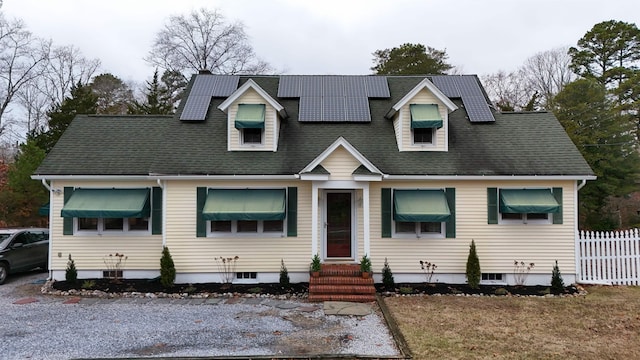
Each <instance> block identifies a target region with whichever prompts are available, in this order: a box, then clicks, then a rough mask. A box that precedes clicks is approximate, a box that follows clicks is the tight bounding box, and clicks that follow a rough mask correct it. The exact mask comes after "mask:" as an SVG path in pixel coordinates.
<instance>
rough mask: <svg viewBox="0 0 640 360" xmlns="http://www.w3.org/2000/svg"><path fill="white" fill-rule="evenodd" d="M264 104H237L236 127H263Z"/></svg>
mask: <svg viewBox="0 0 640 360" xmlns="http://www.w3.org/2000/svg"><path fill="white" fill-rule="evenodd" d="M264 114H265V105H264V104H239V105H238V112H237V113H236V120H235V128H236V129H264Z"/></svg>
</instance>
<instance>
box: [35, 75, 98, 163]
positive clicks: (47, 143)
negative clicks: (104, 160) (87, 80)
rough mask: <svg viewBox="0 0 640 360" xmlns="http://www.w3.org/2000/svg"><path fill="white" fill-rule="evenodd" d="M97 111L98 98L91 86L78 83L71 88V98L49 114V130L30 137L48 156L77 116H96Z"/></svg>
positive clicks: (36, 132)
mask: <svg viewBox="0 0 640 360" xmlns="http://www.w3.org/2000/svg"><path fill="white" fill-rule="evenodd" d="M97 109H98V96H97V95H95V94H94V93H93V91H92V90H91V88H90V87H89V86H86V85H82V84H81V83H78V84H76V85H74V86H73V87H72V88H71V96H69V97H67V98H66V99H65V100H64V101H63V102H62V104H59V105H56V106H55V107H54V108H53V109H51V111H49V112H48V113H47V116H48V117H49V126H48V129H38V130H36V131H35V132H34V133H32V134H30V137H32V138H33V139H34V141H35V143H36V145H37V146H38V147H40V148H41V149H43V150H44V151H45V153H47V154H48V153H49V151H51V149H52V148H53V146H54V145H55V144H56V142H58V139H60V136H62V133H64V131H65V130H67V127H68V126H69V124H71V121H72V120H73V119H74V118H75V117H76V115H80V114H96V112H97Z"/></svg>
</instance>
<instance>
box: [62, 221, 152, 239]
mask: <svg viewBox="0 0 640 360" xmlns="http://www.w3.org/2000/svg"><path fill="white" fill-rule="evenodd" d="M88 219H98V224H97V228H96V230H88V229H80V228H79V226H80V221H79V218H77V217H74V218H73V230H74V232H73V234H74V235H109V236H110V235H116V236H122V235H151V227H152V225H151V217H146V218H144V219H147V224H148V226H147V230H130V229H129V218H122V230H105V228H104V220H105V218H88Z"/></svg>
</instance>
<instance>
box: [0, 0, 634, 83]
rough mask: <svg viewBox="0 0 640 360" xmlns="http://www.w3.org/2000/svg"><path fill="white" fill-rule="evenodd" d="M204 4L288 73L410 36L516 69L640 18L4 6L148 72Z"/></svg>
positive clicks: (348, 60) (129, 71) (605, 1)
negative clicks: (160, 42) (150, 57)
mask: <svg viewBox="0 0 640 360" xmlns="http://www.w3.org/2000/svg"><path fill="white" fill-rule="evenodd" d="M201 7H206V8H209V9H216V8H217V9H219V10H220V11H221V12H222V13H223V14H224V15H225V16H226V17H227V19H229V20H232V21H235V20H239V21H241V22H242V23H244V25H245V29H246V31H247V33H248V35H249V37H250V42H251V44H252V45H253V47H254V49H255V52H256V53H257V54H258V56H259V57H261V58H262V59H263V60H265V61H267V62H269V63H270V64H271V65H272V66H273V67H274V68H276V69H278V70H280V71H283V72H285V73H287V74H368V73H371V70H370V69H369V68H370V67H371V66H372V55H371V54H372V53H373V52H374V51H375V50H377V49H384V48H391V47H394V46H398V45H400V44H402V43H406V42H411V43H421V44H425V45H427V46H431V47H434V48H436V49H441V50H442V49H444V50H446V52H447V54H448V55H449V62H450V63H451V64H453V65H455V66H457V67H459V68H460V69H461V72H463V73H466V74H479V75H482V74H487V73H493V72H496V71H498V70H507V71H509V70H515V69H516V68H517V67H519V66H520V65H521V64H522V63H523V62H524V60H526V59H527V58H528V57H530V56H532V55H534V54H536V53H538V52H541V51H545V50H550V49H553V48H556V47H558V46H565V45H575V43H576V41H577V40H578V39H579V38H581V37H582V36H583V35H584V34H585V32H587V31H588V30H590V29H591V28H592V27H593V25H594V24H596V23H598V22H601V21H605V20H612V19H614V20H621V21H626V22H631V23H636V24H638V22H639V20H640V1H638V0H455V1H451V0H437V1H436V0H422V1H418V0H388V1H381V0H337V1H334V0H321V1H315V0H314V1H303V0H260V1H258V0H255V1H254V0H233V1H231V0H228V1H225V0H208V1H205V0H126V1H125V0H101V1H93V0H46V1H44V0H4V1H3V5H2V10H3V12H4V14H5V16H7V17H9V18H12V17H15V18H20V19H22V20H24V22H25V23H26V25H27V28H28V29H29V30H30V31H31V32H33V33H34V34H35V35H37V36H40V37H44V38H47V39H51V40H53V42H54V44H56V45H75V46H76V47H78V48H80V49H81V51H82V53H83V54H84V55H85V56H86V57H88V58H97V59H100V61H101V62H102V68H101V69H100V70H101V72H110V73H112V74H114V75H116V76H118V77H120V78H122V79H123V80H125V81H137V82H142V81H144V80H147V79H149V78H150V77H151V75H152V73H153V68H151V67H150V66H149V65H148V64H146V63H145V61H144V60H143V57H145V55H146V54H147V53H148V51H149V49H150V48H151V44H152V42H153V39H154V37H155V34H156V33H157V32H158V30H159V29H160V28H161V27H162V25H163V23H164V22H165V21H166V19H167V17H168V16H169V15H172V14H186V13H188V12H189V11H191V10H192V9H198V8H201Z"/></svg>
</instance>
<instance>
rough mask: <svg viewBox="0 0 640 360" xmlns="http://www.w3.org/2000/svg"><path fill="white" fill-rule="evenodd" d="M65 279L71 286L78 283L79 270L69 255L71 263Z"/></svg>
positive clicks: (66, 270) (68, 264)
mask: <svg viewBox="0 0 640 360" xmlns="http://www.w3.org/2000/svg"><path fill="white" fill-rule="evenodd" d="M64 279H65V280H66V281H67V282H68V283H71V284H75V283H76V282H77V281H78V270H77V269H76V263H75V261H73V259H72V258H71V254H69V261H67V268H66V269H65V272H64Z"/></svg>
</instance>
